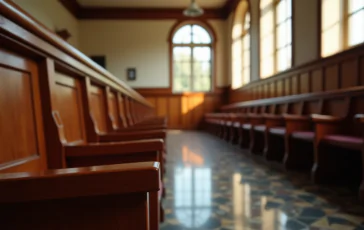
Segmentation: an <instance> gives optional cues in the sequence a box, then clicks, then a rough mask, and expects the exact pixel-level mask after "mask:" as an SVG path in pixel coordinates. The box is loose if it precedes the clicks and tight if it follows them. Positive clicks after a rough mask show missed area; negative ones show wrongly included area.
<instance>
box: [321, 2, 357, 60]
mask: <svg viewBox="0 0 364 230" xmlns="http://www.w3.org/2000/svg"><path fill="white" fill-rule="evenodd" d="M321 9H322V19H321V20H322V23H321V44H322V45H321V47H322V48H321V56H323V57H326V56H329V55H332V54H335V53H337V52H339V51H342V50H345V49H348V48H350V47H352V46H355V45H358V44H360V43H363V42H364V29H363V28H364V1H363V0H322V7H321Z"/></svg>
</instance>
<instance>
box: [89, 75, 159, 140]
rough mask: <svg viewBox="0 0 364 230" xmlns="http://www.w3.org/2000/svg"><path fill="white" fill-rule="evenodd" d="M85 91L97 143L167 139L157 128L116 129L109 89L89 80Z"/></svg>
mask: <svg viewBox="0 0 364 230" xmlns="http://www.w3.org/2000/svg"><path fill="white" fill-rule="evenodd" d="M84 90H86V92H87V96H85V99H84V100H86V101H87V103H88V104H89V106H90V113H91V117H92V120H93V124H94V125H93V126H94V128H95V130H96V133H97V140H95V141H101V142H108V141H122V140H125V141H126V140H140V139H151V138H162V139H165V137H166V131H165V130H163V129H160V128H159V129H157V128H155V127H154V128H152V129H145V130H140V129H138V130H135V129H127V130H124V131H120V130H118V129H114V125H115V122H114V123H113V120H112V119H111V117H112V116H110V108H108V105H109V103H108V102H109V100H108V97H107V95H108V94H107V91H108V89H107V88H105V87H103V86H101V85H96V84H90V83H89V82H88V80H86V82H85V89H84ZM114 120H115V119H114Z"/></svg>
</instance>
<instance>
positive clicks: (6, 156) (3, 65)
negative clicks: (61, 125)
mask: <svg viewBox="0 0 364 230" xmlns="http://www.w3.org/2000/svg"><path fill="white" fill-rule="evenodd" d="M40 106H41V105H40V96H39V75H38V69H37V66H36V64H35V63H34V62H32V61H31V60H29V59H26V58H24V57H21V56H18V55H15V54H13V53H10V52H8V51H5V50H2V49H0V108H2V111H1V113H0V127H1V128H0V146H1V153H2V154H0V171H3V172H13V171H18V170H26V171H38V170H42V169H45V168H46V158H45V143H44V135H43V119H42V114H41V107H40Z"/></svg>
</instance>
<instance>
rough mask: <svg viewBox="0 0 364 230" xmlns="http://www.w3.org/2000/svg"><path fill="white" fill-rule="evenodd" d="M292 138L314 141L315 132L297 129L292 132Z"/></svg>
mask: <svg viewBox="0 0 364 230" xmlns="http://www.w3.org/2000/svg"><path fill="white" fill-rule="evenodd" d="M292 138H294V139H299V140H305V141H310V142H313V140H314V139H315V133H314V132H311V131H296V132H293V133H292Z"/></svg>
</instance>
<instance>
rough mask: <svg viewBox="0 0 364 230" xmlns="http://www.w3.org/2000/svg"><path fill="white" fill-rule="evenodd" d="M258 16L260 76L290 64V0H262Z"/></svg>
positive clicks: (282, 68)
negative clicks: (259, 15) (259, 16)
mask: <svg viewBox="0 0 364 230" xmlns="http://www.w3.org/2000/svg"><path fill="white" fill-rule="evenodd" d="M260 9H261V18H260V26H261V28H260V37H261V41H260V43H261V55H260V56H261V58H260V65H261V67H260V74H261V78H267V77H270V76H272V75H274V74H275V73H277V72H280V71H284V70H286V69H288V68H290V67H291V65H292V0H275V1H273V0H262V1H261V5H260Z"/></svg>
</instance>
